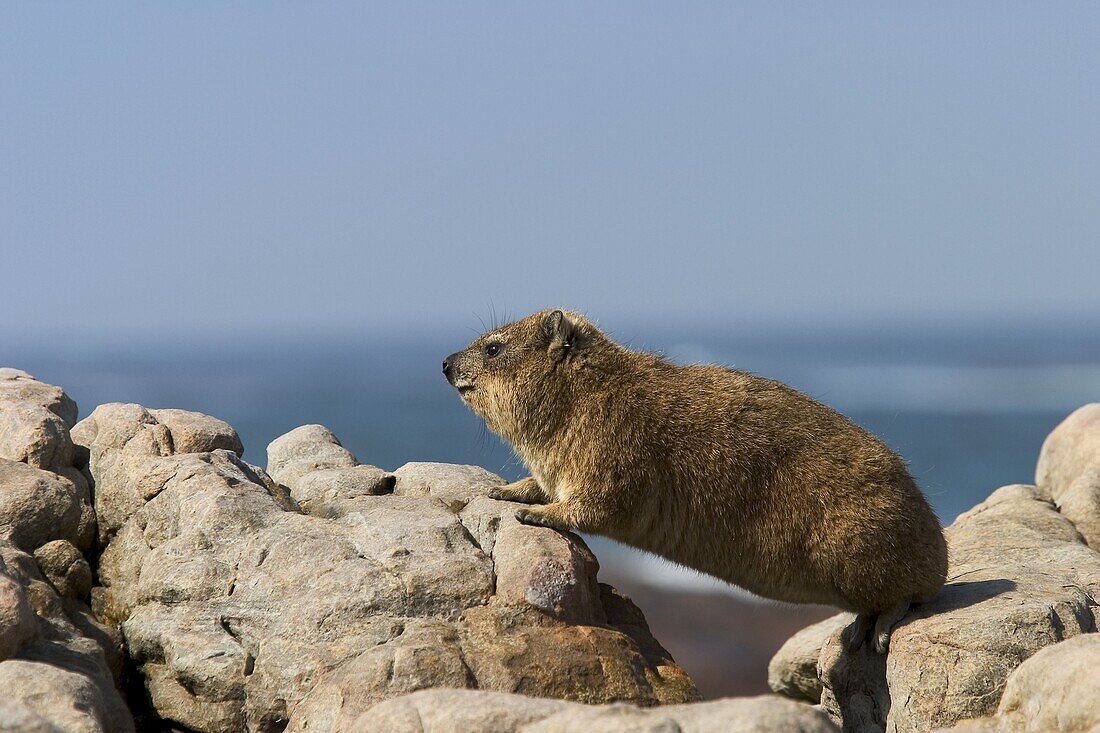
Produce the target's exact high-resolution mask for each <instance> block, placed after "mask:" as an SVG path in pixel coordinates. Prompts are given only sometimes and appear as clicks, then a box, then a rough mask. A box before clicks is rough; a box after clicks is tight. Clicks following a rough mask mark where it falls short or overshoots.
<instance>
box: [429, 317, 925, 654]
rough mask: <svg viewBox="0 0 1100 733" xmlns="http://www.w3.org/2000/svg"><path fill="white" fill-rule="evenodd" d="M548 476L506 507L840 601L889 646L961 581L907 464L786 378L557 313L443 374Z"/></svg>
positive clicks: (706, 568) (757, 585) (505, 333)
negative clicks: (911, 616)
mask: <svg viewBox="0 0 1100 733" xmlns="http://www.w3.org/2000/svg"><path fill="white" fill-rule="evenodd" d="M443 370H444V372H445V373H446V375H447V379H448V381H450V383H451V384H452V385H454V387H455V388H456V389H457V390H458V391H459V392H460V393H461V395H462V399H463V400H464V401H465V402H466V404H467V405H469V406H470V407H471V408H472V409H473V410H474V412H476V413H477V414H478V415H480V416H481V417H482V418H484V420H485V422H486V424H487V425H488V426H489V428H490V429H491V430H493V431H494V432H496V433H497V434H499V435H500V436H501V437H503V438H504V439H505V440H507V441H508V442H510V443H511V444H512V446H513V447H514V448H515V450H516V453H517V454H519V456H520V458H522V459H523V462H524V463H525V464H526V465H527V467H528V469H530V471H531V477H530V478H526V479H523V480H521V481H518V482H516V483H513V484H509V485H508V486H505V487H503V488H502V489H499V490H498V491H497V492H495V494H494V496H495V498H500V499H506V500H509V501H517V502H525V503H530V504H538V505H539V506H533V507H531V508H524V509H520V510H519V511H517V512H516V517H517V518H518V519H519V520H520V521H521V522H524V523H527V524H537V525H543V526H547V527H554V528H558V529H562V530H572V529H576V530H580V531H582V532H590V533H594V534H600V535H604V536H607V537H610V538H612V539H615V540H618V541H619V542H624V543H626V544H628V545H633V546H634V547H638V548H641V549H643V550H648V551H650V552H654V553H656V554H658V555H661V556H663V557H666V558H668V559H670V560H673V561H675V562H678V563H681V564H683V565H687V566H688V567H691V568H695V569H696V570H700V571H702V572H704V573H708V574H710V575H713V576H716V577H718V578H721V579H723V580H726V581H728V582H730V583H734V584H736V585H739V586H741V587H743V588H746V589H747V590H750V591H752V592H753V593H756V594H758V595H761V596H764V597H766V598H773V599H776V600H780V601H789V602H794V603H824V604H831V605H834V606H838V607H840V608H843V609H846V610H850V611H854V612H856V613H857V614H859V616H858V617H857V621H856V623H855V624H854V625H853V628H852V631H851V636H850V639H851V642H850V643H851V645H852V646H853V648H854V647H858V646H859V645H861V644H862V643H863V641H864V640H865V638H866V637H867V636H868V634H869V633H871V632H872V626H873V637H872V638H873V643H874V646H875V648H876V649H877V650H878V651H880V652H884V651H885V650H886V646H887V644H888V643H889V636H890V629H891V628H892V627H893V625H894V624H895V623H897V621H898V620H899V619H900V618H901V616H902V615H904V613H905V612H906V610H907V609H908V608H909V605H910V603H911V602H919V601H924V600H927V599H929V598H931V597H932V596H933V595H934V594H935V593H936V592H937V591H938V590H939V589H940V587H941V586H942V585H943V583H944V578H945V575H946V573H947V547H946V544H945V542H944V538H943V532H942V530H941V528H940V523H939V521H938V520H937V519H936V515H935V514H934V513H933V512H932V509H931V508H930V507H929V505H928V503H927V501H925V498H924V496H923V495H922V494H921V491H920V489H919V488H918V487H917V484H916V483H915V482H914V480H913V478H912V476H910V474H909V471H908V469H907V468H906V466H905V463H904V462H903V461H902V460H901V458H899V457H898V456H897V455H896V454H895V453H893V452H892V451H891V450H890V449H889V448H887V447H886V446H885V445H883V443H881V442H880V441H879V440H878V439H876V438H875V437H874V436H872V435H871V434H869V433H868V432H866V431H865V430H863V429H862V428H860V427H859V426H857V425H855V424H854V423H852V422H851V421H850V420H848V419H847V418H845V417H844V416H843V415H841V414H840V413H838V412H836V411H835V410H832V409H830V408H828V407H826V406H825V405H822V404H821V403H819V402H817V401H815V400H814V399H812V398H810V397H808V396H807V395H804V394H802V393H801V392H798V391H796V390H794V389H792V388H791V387H788V386H786V385H784V384H781V383H780V382H776V381H773V380H771V379H764V378H762V377H758V376H755V375H752V374H748V373H745V372H740V371H736V370H733V369H727V368H724V367H719V366H681V365H677V364H672V363H670V362H668V361H665V360H664V359H662V358H661V357H659V356H657V355H654V354H648V353H643V352H638V351H632V350H630V349H627V348H625V347H623V346H620V345H619V344H617V343H615V342H614V341H612V340H611V339H610V338H608V337H607V336H605V335H604V334H603V333H601V332H600V330H599V329H597V328H596V326H594V325H593V324H592V323H591V322H589V321H588V320H587V319H585V318H584V317H582V316H580V315H578V314H576V313H572V312H564V311H560V310H554V311H543V312H541V313H536V314H534V315H531V316H528V317H527V318H524V319H523V320H520V321H516V322H515V323H511V324H508V325H506V326H502V327H501V328H497V329H494V330H492V331H490V332H489V333H486V334H485V335H483V336H481V337H479V338H478V339H476V340H475V341H474V342H473V343H472V344H470V346H469V347H468V348H466V349H465V350H464V351H461V352H459V353H456V354H452V355H451V356H450V357H448V358H447V360H446V361H445V362H444V363H443Z"/></svg>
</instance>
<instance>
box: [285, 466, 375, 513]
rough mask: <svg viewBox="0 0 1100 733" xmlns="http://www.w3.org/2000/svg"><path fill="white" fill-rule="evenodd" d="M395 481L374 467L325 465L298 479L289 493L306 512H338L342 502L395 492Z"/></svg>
mask: <svg viewBox="0 0 1100 733" xmlns="http://www.w3.org/2000/svg"><path fill="white" fill-rule="evenodd" d="M394 481H395V477H394V475H393V474H392V473H388V472H386V471H383V470H382V469H381V468H377V467H375V466H347V467H344V468H322V469H320V470H317V471H311V472H310V473H307V474H304V475H303V476H301V477H300V478H298V479H297V480H296V481H295V482H294V489H293V490H292V491H291V492H290V493H291V496H292V497H293V498H294V500H295V501H296V502H297V503H298V505H299V506H300V507H301V508H302V511H304V512H305V513H307V514H316V515H318V516H326V515H332V514H333V513H335V512H338V511H339V503H340V502H341V501H346V500H349V499H357V498H359V497H361V496H380V495H382V494H392V493H393V487H394Z"/></svg>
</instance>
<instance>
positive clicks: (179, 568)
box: [73, 404, 698, 731]
mask: <svg viewBox="0 0 1100 733" xmlns="http://www.w3.org/2000/svg"><path fill="white" fill-rule="evenodd" d="M73 437H74V440H75V441H76V443H77V444H78V445H80V446H83V447H84V448H86V450H87V451H88V455H89V467H90V471H91V475H92V476H93V477H94V479H95V503H96V509H97V511H98V513H99V516H100V524H99V537H100V540H101V542H102V543H104V544H105V549H104V550H103V552H102V555H101V557H100V561H99V581H100V583H101V586H100V587H97V588H95V589H94V590H93V600H94V604H93V605H94V608H95V610H96V612H97V614H98V615H99V616H100V617H101V618H103V619H104V620H106V621H107V622H109V623H112V624H118V625H119V626H120V628H121V630H122V633H123V635H124V636H125V641H126V649H127V652H128V654H129V655H130V657H131V659H132V661H133V664H134V666H135V668H136V670H137V672H138V674H139V675H140V679H141V681H142V682H143V684H144V687H145V690H146V692H147V694H148V698H149V704H150V709H149V710H147V711H144V715H146V716H147V717H148V718H149V719H150V720H155V719H157V718H159V719H163V720H164V721H169V722H170V723H171V724H174V725H179V726H185V727H186V728H188V729H193V730H197V731H242V730H249V731H279V730H294V731H302V730H309V731H335V730H347V729H349V726H351V724H352V723H353V722H354V721H355V719H356V718H358V717H359V715H360V714H361V713H363V712H365V711H366V710H367V709H368V708H370V707H371V706H372V705H374V704H375V703H377V702H380V701H382V700H385V699H388V698H392V697H395V696H397V695H400V694H403V693H407V692H412V691H415V690H420V689H423V688H428V687H453V688H471V689H473V688H476V689H483V690H497V691H504V692H520V693H524V694H527V695H534V696H539V697H562V698H568V699H572V700H578V701H582V702H590V703H603V702H609V701H626V702H630V703H636V704H640V705H653V704H656V703H680V702H687V701H691V700H694V699H696V698H697V697H698V693H697V691H696V690H695V687H694V685H693V684H692V682H691V680H690V679H689V678H688V677H687V675H686V674H685V673H684V672H683V671H682V670H681V669H680V668H679V667H678V666H676V664H675V663H674V662H673V661H672V659H671V658H670V657H669V655H668V653H667V652H666V651H665V650H664V649H663V648H661V646H660V645H659V644H658V643H657V642H656V641H655V640H654V639H653V637H652V636H651V635H650V634H649V630H648V627H647V626H646V624H645V620H644V618H643V617H642V615H641V612H639V611H638V609H637V608H635V607H634V606H633V604H631V603H630V601H629V600H628V599H626V598H625V597H623V596H621V595H620V594H618V593H617V592H615V591H614V590H613V589H612V588H610V587H609V586H606V585H602V584H599V583H597V582H596V570H597V568H598V566H597V563H596V560H595V558H594V557H593V555H592V554H591V552H590V551H589V550H588V548H587V547H586V546H585V545H584V543H583V542H582V541H581V540H580V539H579V538H578V537H576V536H574V535H566V534H562V533H559V532H555V531H553V530H549V529H544V528H536V527H526V526H522V525H520V524H519V523H518V522H516V520H515V519H514V518H513V516H512V514H513V511H514V509H515V505H512V504H507V503H504V502H499V501H494V500H490V499H489V498H488V497H487V493H488V491H489V489H490V488H491V487H493V486H496V485H499V484H501V483H503V482H502V480H501V479H500V478H499V477H497V476H495V475H493V474H491V473H489V472H487V471H485V470H483V469H480V468H475V467H471V466H453V465H446V464H430V463H413V464H407V465H406V466H403V467H401V468H399V469H398V470H396V471H394V472H393V473H389V472H386V471H383V470H381V469H378V468H375V467H372V466H364V465H360V464H359V463H358V461H356V460H355V457H354V456H352V455H351V453H350V452H348V451H347V450H346V449H344V448H343V447H342V446H341V445H340V443H339V441H338V440H337V439H336V437H335V436H334V435H332V433H331V432H329V431H328V430H326V429H325V428H323V427H321V426H316V425H313V426H304V427H302V428H298V429H296V430H293V431H291V432H290V433H287V434H286V435H284V436H282V437H280V438H278V439H276V440H275V441H273V442H272V443H271V445H270V446H269V449H268V466H267V471H264V470H263V469H260V468H258V467H255V466H250V465H249V464H247V463H245V462H244V461H243V460H241V458H240V452H241V450H240V441H239V440H238V439H237V438H236V435H235V433H233V432H232V429H231V428H229V426H227V425H226V424H225V423H223V422H221V421H219V420H215V419H214V418H209V417H207V416H204V415H197V414H195V413H182V411H163V410H161V411H158V410H147V409H145V408H143V407H141V406H139V405H123V404H109V405H103V406H100V407H99V408H97V409H96V410H95V411H94V412H93V413H92V414H91V415H90V416H89V417H88V418H87V419H85V420H84V421H82V422H81V423H80V424H79V425H78V426H77V427H76V428H75V429H74V431H73ZM76 582H79V581H76Z"/></svg>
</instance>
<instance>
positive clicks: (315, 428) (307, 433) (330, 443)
mask: <svg viewBox="0 0 1100 733" xmlns="http://www.w3.org/2000/svg"><path fill="white" fill-rule="evenodd" d="M357 465H359V462H358V461H357V460H355V456H353V455H352V454H351V451H349V450H347V449H346V448H344V447H343V446H342V445H340V441H339V440H337V439H336V436H335V435H333V434H332V431H331V430H329V429H328V428H326V427H325V426H324V425H303V426H301V427H299V428H294V429H293V430H291V431H290V432H289V433H286V434H285V435H281V436H279V437H278V438H276V439H275V440H273V441H271V443H270V444H269V445H268V446H267V472H268V473H269V474H271V477H272V478H273V479H275V480H276V481H278V482H279V483H280V484H282V485H283V486H288V487H290V488H291V489H293V488H294V484H295V482H296V481H297V480H298V479H299V478H301V477H302V476H304V475H305V474H307V473H310V472H312V471H318V470H321V469H324V468H345V467H351V466H357Z"/></svg>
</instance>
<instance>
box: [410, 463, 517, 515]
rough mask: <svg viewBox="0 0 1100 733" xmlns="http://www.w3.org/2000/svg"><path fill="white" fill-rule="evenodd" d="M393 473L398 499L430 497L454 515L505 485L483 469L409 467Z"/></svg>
mask: <svg viewBox="0 0 1100 733" xmlns="http://www.w3.org/2000/svg"><path fill="white" fill-rule="evenodd" d="M393 473H394V476H395V477H396V478H397V483H396V485H395V486H394V489H393V493H394V494H396V495H397V496H421V497H423V496H430V497H432V498H433V499H438V500H439V501H441V502H443V503H444V504H446V505H447V506H448V507H449V508H451V509H453V510H454V511H461V510H462V508H463V507H465V506H466V505H467V504H468V503H469V502H470V500H471V498H473V497H476V496H488V494H489V489H491V488H493V487H494V486H503V485H504V479H502V478H500V476H497V475H496V474H495V473H490V472H489V471H486V470H485V469H484V468H481V467H480V466H454V465H450V464H447V463H406V464H405V465H404V466H402V467H401V468H399V469H397V470H396V471H394V472H393Z"/></svg>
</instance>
